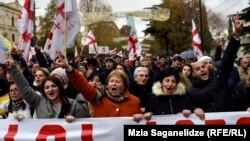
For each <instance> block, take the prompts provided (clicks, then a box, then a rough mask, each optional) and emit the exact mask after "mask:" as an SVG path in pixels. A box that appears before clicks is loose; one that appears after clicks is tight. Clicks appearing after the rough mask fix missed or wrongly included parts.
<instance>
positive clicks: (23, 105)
mask: <svg viewBox="0 0 250 141" xmlns="http://www.w3.org/2000/svg"><path fill="white" fill-rule="evenodd" d="M9 97H10V99H9V100H7V101H5V102H4V103H2V104H1V105H0V109H1V110H3V111H5V112H8V117H7V118H8V119H17V120H18V121H20V120H22V119H24V118H32V117H31V110H30V106H29V104H28V103H27V102H26V101H24V99H23V98H22V95H21V93H20V92H19V90H18V88H17V86H16V84H14V83H12V84H10V89H9Z"/></svg>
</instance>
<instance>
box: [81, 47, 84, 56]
mask: <svg viewBox="0 0 250 141" xmlns="http://www.w3.org/2000/svg"><path fill="white" fill-rule="evenodd" d="M83 49H84V46H83V47H82V50H81V53H80V55H82V52H83Z"/></svg>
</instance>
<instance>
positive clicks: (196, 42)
mask: <svg viewBox="0 0 250 141" xmlns="http://www.w3.org/2000/svg"><path fill="white" fill-rule="evenodd" d="M192 38H193V47H194V56H195V57H196V58H197V59H199V58H200V57H201V56H203V53H202V48H201V39H200V36H199V32H198V29H197V28H196V26H195V23H194V20H192Z"/></svg>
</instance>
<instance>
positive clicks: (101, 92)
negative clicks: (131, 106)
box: [96, 87, 126, 105]
mask: <svg viewBox="0 0 250 141" xmlns="http://www.w3.org/2000/svg"><path fill="white" fill-rule="evenodd" d="M124 92H125V90H122V91H121V92H120V93H119V94H118V95H115V96H113V95H111V94H110V93H109V92H108V91H107V88H106V87H100V88H97V89H96V94H97V95H96V101H97V104H98V105H99V104H100V103H101V99H102V97H103V96H104V95H107V97H108V98H109V99H110V100H111V101H113V102H121V101H125V100H126V98H125V97H124Z"/></svg>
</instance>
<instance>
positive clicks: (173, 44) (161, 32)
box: [144, 0, 212, 55]
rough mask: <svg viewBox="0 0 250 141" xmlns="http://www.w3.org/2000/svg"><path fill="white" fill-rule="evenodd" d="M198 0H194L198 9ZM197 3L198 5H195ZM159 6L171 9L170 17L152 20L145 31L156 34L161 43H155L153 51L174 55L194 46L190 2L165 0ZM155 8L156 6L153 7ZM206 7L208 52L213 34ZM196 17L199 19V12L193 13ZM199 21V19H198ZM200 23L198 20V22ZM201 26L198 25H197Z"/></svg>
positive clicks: (204, 18) (203, 13)
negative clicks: (162, 20) (210, 29)
mask: <svg viewBox="0 0 250 141" xmlns="http://www.w3.org/2000/svg"><path fill="white" fill-rule="evenodd" d="M197 3H198V1H194V2H193V9H196V7H195V6H197V5H198V4H197ZM195 4H196V5H195ZM159 7H162V8H168V9H170V13H171V14H170V18H169V20H167V21H165V22H158V21H151V22H150V24H149V27H148V28H147V29H146V30H145V31H144V33H145V34H146V35H147V34H151V35H153V36H155V38H156V41H157V42H158V43H159V44H158V45H155V46H154V48H156V49H153V51H154V52H155V53H156V54H162V53H163V52H164V53H166V54H167V55H173V54H175V53H180V52H182V51H184V50H187V49H190V48H192V34H191V29H192V28H191V18H190V17H191V16H190V12H191V11H190V8H189V4H186V3H184V1H182V0H178V1H174V0H164V1H163V3H162V4H161V5H159ZM153 8H154V7H153ZM205 11H206V9H205V7H204V6H203V10H202V16H203V41H204V43H203V45H204V47H203V49H204V50H205V51H206V52H209V51H210V47H211V45H210V44H211V41H212V36H211V33H210V32H209V29H208V25H207V24H208V22H207V16H206V12H205ZM193 15H194V17H195V19H198V14H197V13H194V14H193ZM196 21H197V20H196ZM196 23H198V22H196ZM196 26H197V28H199V26H198V25H196Z"/></svg>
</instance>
